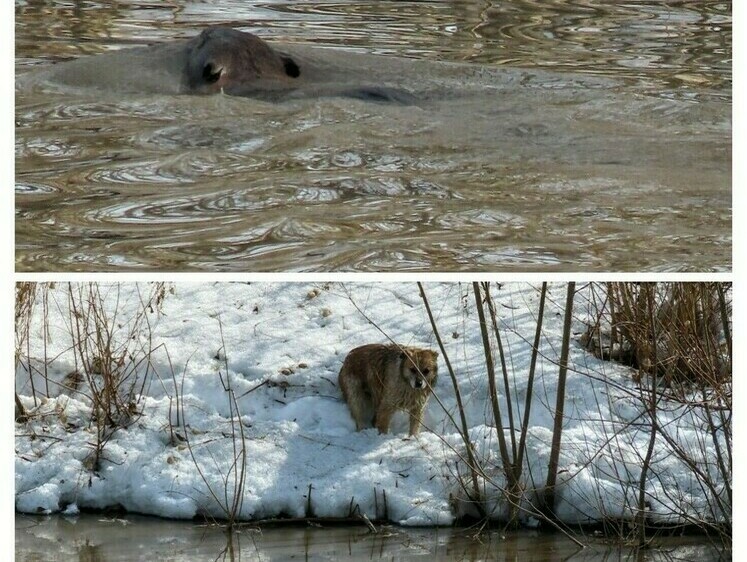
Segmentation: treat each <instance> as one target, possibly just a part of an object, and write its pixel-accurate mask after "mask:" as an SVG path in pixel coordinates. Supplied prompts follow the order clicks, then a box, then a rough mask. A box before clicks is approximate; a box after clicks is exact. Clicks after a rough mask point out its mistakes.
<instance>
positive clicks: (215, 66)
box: [40, 27, 414, 103]
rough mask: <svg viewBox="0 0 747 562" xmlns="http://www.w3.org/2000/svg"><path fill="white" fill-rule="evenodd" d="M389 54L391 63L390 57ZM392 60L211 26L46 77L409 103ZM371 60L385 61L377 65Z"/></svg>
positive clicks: (185, 90)
mask: <svg viewBox="0 0 747 562" xmlns="http://www.w3.org/2000/svg"><path fill="white" fill-rule="evenodd" d="M383 61H386V62H383ZM413 64H414V61H404V60H402V59H389V58H387V57H376V56H371V55H360V54H356V53H346V52H330V51H328V50H325V49H317V48H313V47H305V46H294V45H273V44H270V43H268V42H265V41H264V40H262V39H260V38H259V37H257V36H255V35H253V34H251V33H245V32H241V31H237V30H234V29H230V28H224V27H214V28H208V29H206V30H204V31H203V32H202V33H200V34H199V35H198V36H196V37H193V38H192V39H188V40H180V41H174V42H167V43H160V44H156V45H152V46H149V47H138V48H132V49H122V50H120V51H116V52H112V53H105V54H101V55H93V56H89V57H81V58H79V59H76V60H73V61H67V62H61V63H58V64H55V65H54V66H53V67H51V68H50V69H47V70H44V71H42V72H41V73H40V76H41V77H42V78H43V79H44V80H46V81H48V82H51V83H57V84H62V85H67V86H72V87H76V88H94V89H97V90H105V91H114V92H118V93H142V94H214V93H225V94H228V95H236V96H245V97H260V98H261V97H268V98H271V99H282V98H283V97H286V96H288V95H293V94H301V95H304V96H328V95H342V96H349V97H356V98H362V99H372V100H374V101H394V102H402V103H409V102H411V101H413V99H414V98H411V97H410V93H409V92H408V91H407V90H406V89H404V88H400V87H398V86H396V85H392V84H391V83H392V82H395V81H398V82H401V79H402V77H403V76H406V75H407V74H408V73H407V72H406V71H404V72H403V70H402V68H401V66H402V65H404V67H406V68H411V67H412V66H413ZM372 65H373V66H374V67H378V68H377V69H376V70H373V71H372ZM389 67H391V70H388V68H389Z"/></svg>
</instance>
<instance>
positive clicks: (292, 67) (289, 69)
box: [280, 55, 301, 78]
mask: <svg viewBox="0 0 747 562" xmlns="http://www.w3.org/2000/svg"><path fill="white" fill-rule="evenodd" d="M280 60H282V61H283V68H284V69H285V74H286V75H288V76H290V77H291V78H298V77H299V76H301V69H300V68H298V65H297V64H296V61H294V60H293V59H292V58H290V57H289V56H287V55H281V56H280Z"/></svg>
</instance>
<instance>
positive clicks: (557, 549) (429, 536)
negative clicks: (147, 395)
mask: <svg viewBox="0 0 747 562" xmlns="http://www.w3.org/2000/svg"><path fill="white" fill-rule="evenodd" d="M15 529H16V531H15V544H16V550H15V555H16V560H17V561H18V562H38V561H41V560H44V561H45V562H57V561H63V560H64V561H66V562H67V561H70V560H79V561H81V562H84V561H85V562H116V561H125V560H126V561H130V560H149V561H150V560H161V561H164V562H166V561H174V562H177V561H178V562H191V561H195V562H197V561H200V562H202V561H204V560H226V561H238V560H340V559H345V560H348V559H351V560H379V559H381V560H471V561H476V560H505V561H509V560H526V561H533V562H549V561H554V560H566V561H577V562H578V561H581V562H594V561H607V560H617V561H621V560H630V561H631V562H632V561H636V562H643V561H651V562H653V561H662V562H664V561H670V560H698V561H699V562H716V561H718V560H728V559H730V553H725V552H719V551H718V550H717V549H716V548H714V547H713V546H712V545H710V544H709V543H708V541H707V540H705V539H704V538H703V537H677V538H671V537H670V538H659V539H656V540H655V541H654V542H653V546H652V548H650V549H647V550H644V551H635V550H633V549H631V548H628V547H623V546H619V545H618V546H610V545H605V544H604V543H602V542H601V541H599V540H595V539H588V540H587V541H586V542H587V546H586V547H585V548H580V547H579V546H577V545H576V544H574V543H573V542H572V541H570V540H569V539H567V538H564V537H563V536H562V535H559V534H540V533H536V532H530V531H522V532H516V533H504V532H500V531H486V532H483V533H482V534H480V535H479V536H475V532H474V531H470V530H467V529H456V528H440V529H439V528H414V529H408V528H402V527H381V528H379V529H378V533H376V534H373V533H370V532H369V531H368V530H367V529H366V528H365V527H362V526H357V527H347V526H345V527H274V528H264V529H262V530H259V529H252V528H244V529H242V530H241V531H240V532H237V533H236V534H235V535H234V537H233V539H229V538H228V537H227V535H226V533H225V532H224V531H223V530H222V529H220V528H218V527H215V526H209V525H201V524H196V523H192V522H180V521H169V520H166V519H158V518H153V517H144V516H136V515H133V516H127V517H126V518H115V517H105V516H99V515H92V514H84V515H80V516H77V517H64V516H49V517H37V516H26V515H16V525H15Z"/></svg>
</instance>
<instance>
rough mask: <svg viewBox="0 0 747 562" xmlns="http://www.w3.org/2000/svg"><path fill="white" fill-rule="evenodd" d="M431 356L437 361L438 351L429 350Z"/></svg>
mask: <svg viewBox="0 0 747 562" xmlns="http://www.w3.org/2000/svg"><path fill="white" fill-rule="evenodd" d="M431 355H432V356H433V359H434V360H435V359H438V351H433V350H431Z"/></svg>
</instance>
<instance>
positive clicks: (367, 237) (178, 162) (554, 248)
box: [16, 0, 732, 271]
mask: <svg viewBox="0 0 747 562" xmlns="http://www.w3.org/2000/svg"><path fill="white" fill-rule="evenodd" d="M69 6H72V7H69ZM213 24H227V25H233V26H236V27H240V28H242V29H244V30H247V31H253V32H255V33H257V34H259V35H260V36H262V37H263V38H265V39H267V40H271V41H277V42H280V43H283V44H286V45H291V46H293V47H294V48H297V49H301V50H306V49H307V48H310V49H313V48H316V49H322V50H321V51H318V53H319V56H320V57H331V59H334V58H335V57H337V58H336V59H335V60H343V61H345V60H347V64H349V65H351V66H361V64H363V66H364V67H365V68H366V70H369V69H370V73H371V75H372V76H378V75H387V74H388V75H390V76H391V75H394V74H397V72H398V71H399V70H400V69H404V70H403V71H402V72H400V73H399V74H400V75H399V76H397V78H398V79H399V80H401V84H402V85H403V87H405V88H406V89H408V90H414V91H416V92H417V91H418V90H419V89H425V88H426V87H427V86H429V85H430V86H434V85H436V86H437V89H438V90H439V91H440V92H441V93H444V94H445V95H442V96H440V97H436V98H435V99H424V100H422V101H421V102H419V103H417V104H415V105H407V106H404V105H398V104H382V103H371V102H364V101H361V100H354V99H346V98H323V99H314V98H310V99H297V100H287V101H284V102H282V103H272V102H268V101H258V100H251V99H240V98H232V97H228V96H213V97H194V96H165V95H161V96H155V95H118V94H117V93H116V92H103V93H102V92H92V91H85V90H65V91H59V90H56V89H55V88H50V87H47V86H44V85H38V84H37V85H35V86H33V87H27V86H25V85H24V82H23V80H22V79H19V80H18V81H17V88H16V267H17V269H18V270H19V271H99V270H120V271H122V270H140V271H142V270H183V271H281V270H295V271H331V270H360V271H374V270H375V271H395V270H396V271H405V270H438V271H458V270H470V271H480V270H482V271H486V270H490V271H510V270H521V271H531V270H544V271H548V270H583V271H593V270H600V271H610V270H615V271H643V270H649V271H654V270H657V271H658V270H700V271H703V270H728V269H730V267H731V247H732V241H731V216H732V213H731V175H730V167H731V124H730V118H731V66H730V65H731V3H730V2H717V1H701V0H698V1H692V2H687V1H685V2H677V3H675V4H674V5H672V3H671V2H664V1H642V2H636V3H634V4H622V3H619V2H612V1H600V0H577V1H574V2H564V3H561V4H558V3H550V2H539V1H534V0H523V1H517V2H511V3H506V2H497V1H496V2H473V1H454V2H444V1H431V2H418V3H411V2H379V1H375V2H374V1H371V2H360V1H341V2H335V3H333V4H330V3H324V2H283V1H277V2H262V3H254V2H251V3H249V2H238V1H227V2H221V3H220V4H219V5H216V4H204V3H202V2H189V1H183V2H169V3H167V4H162V3H141V2H134V1H133V2H126V1H125V2H118V3H116V4H115V5H112V4H111V3H97V2H86V3H85V4H83V3H80V4H78V3H73V4H72V5H68V4H58V3H53V2H33V3H20V4H17V7H16V72H17V74H18V76H19V77H24V76H26V75H27V74H28V73H29V72H30V71H33V70H36V69H38V68H41V67H43V66H45V65H48V64H50V63H52V62H55V61H60V60H64V59H70V58H74V57H79V56H87V55H90V54H96V53H101V52H104V51H109V50H114V49H119V48H124V47H128V46H136V45H144V44H148V43H152V42H156V41H163V40H168V39H172V38H175V37H187V36H191V35H193V34H196V33H197V32H198V31H199V30H200V29H202V28H203V27H205V26H206V25H213ZM354 55H378V56H379V57H380V58H376V59H369V58H365V59H364V58H361V59H356V58H354ZM395 57H399V58H406V59H408V61H406V62H404V63H398V62H396V59H395ZM359 60H365V61H366V62H365V63H361V64H359V63H358V61H359ZM351 61H352V62H351ZM442 61H443V62H449V63H454V64H457V65H458V66H456V67H455V66H449V67H444V66H442V65H440V62H442ZM366 65H369V66H366ZM142 71H143V72H147V68H146V69H142Z"/></svg>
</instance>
